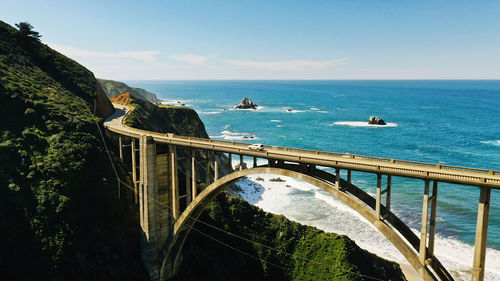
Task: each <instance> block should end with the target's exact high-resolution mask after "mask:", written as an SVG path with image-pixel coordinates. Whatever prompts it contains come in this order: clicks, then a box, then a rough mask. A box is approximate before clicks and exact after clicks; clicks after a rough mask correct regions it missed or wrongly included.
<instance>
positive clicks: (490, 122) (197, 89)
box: [128, 80, 500, 280]
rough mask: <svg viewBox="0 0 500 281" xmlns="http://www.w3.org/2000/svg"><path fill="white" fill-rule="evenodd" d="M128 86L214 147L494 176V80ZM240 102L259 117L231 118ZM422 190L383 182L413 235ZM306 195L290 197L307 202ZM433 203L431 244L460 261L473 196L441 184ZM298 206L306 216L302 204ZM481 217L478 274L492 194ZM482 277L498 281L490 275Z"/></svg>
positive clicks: (498, 139) (498, 140)
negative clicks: (186, 120)
mask: <svg viewBox="0 0 500 281" xmlns="http://www.w3.org/2000/svg"><path fill="white" fill-rule="evenodd" d="M128 83H129V85H132V86H134V87H141V88H145V89H147V90H149V91H151V92H154V93H157V95H158V97H159V98H162V99H166V100H169V101H171V102H172V103H175V104H178V102H179V103H180V104H182V103H184V104H185V105H186V106H189V107H192V108H194V109H195V110H196V111H197V112H198V114H199V115H200V117H201V119H202V120H203V122H204V123H205V126H206V129H207V132H208V134H209V135H210V136H211V137H212V138H215V139H223V140H237V141H246V142H253V143H264V144H273V145H280V146H289V147H298V148H306V149H315V150H323V151H333V152H342V153H344V152H347V153H353V154H361V155H370V156H379V157H387V158H395V159H404V160H414V161H423V162H430V163H442V164H450V165H459V166H466V167H475V168H484V169H494V170H500V81H435V80H432V81H147V82H146V81H130V82H128ZM243 97H248V98H251V99H252V100H253V101H254V102H255V103H257V104H258V105H259V106H260V109H259V110H255V111H253V110H231V108H233V107H234V106H235V105H236V104H238V103H239V102H240V101H241V99H242V98H243ZM371 115H377V116H380V117H381V118H383V119H384V120H386V122H388V123H389V125H390V126H386V127H373V126H371V127H370V126H366V125H365V122H367V120H368V118H369V116H371ZM248 137H253V138H251V139H249V138H248ZM353 177H354V179H355V180H356V181H355V182H356V184H357V185H358V186H360V187H362V188H364V189H365V190H367V191H368V192H370V193H374V191H375V188H374V186H375V184H376V177H375V176H374V175H368V174H363V173H354V175H353ZM423 188H424V184H423V182H422V181H419V180H411V179H403V178H394V179H393V195H392V198H393V199H392V207H393V208H394V210H395V212H396V213H397V214H398V215H399V216H400V217H401V218H402V219H403V221H405V222H406V223H407V224H408V225H409V226H410V227H411V228H412V229H416V230H419V229H420V222H421V221H420V220H421V218H420V213H421V208H422V192H423ZM304 192H305V191H304ZM299 193H300V190H299ZM306 193H307V192H305V193H304V194H302V197H300V198H307V194H306ZM309 195H310V193H309ZM284 196H285V195H284ZM289 196H291V197H290V198H295V199H296V198H297V197H296V196H295V195H293V194H290V195H289ZM293 196H295V197H293ZM438 198H439V200H438V225H437V233H438V235H439V237H442V238H443V239H444V240H443V241H445V240H446V239H448V240H446V241H448V242H446V243H451V244H449V245H450V246H449V247H450V249H448V250H449V251H450V252H453V251H455V250H456V252H453V253H456V254H455V255H460V254H463V255H470V251H469V252H467V253H465V252H464V253H462V252H460V250H457V249H451V248H452V247H459V245H469V246H470V247H472V246H471V245H473V243H474V237H475V236H474V235H475V227H476V225H475V222H476V216H477V203H478V198H479V191H478V188H476V187H469V186H459V185H451V184H444V183H441V184H440V185H439V196H438ZM316 199H317V198H316ZM311 200H312V199H311ZM301 202H302V201H301ZM311 204H316V203H311ZM302 205H303V208H304V210H307V200H306V202H302V203H301V206H302ZM290 206H293V205H290ZM297 208H298V207H288V209H289V210H288V211H290V212H291V213H294V212H295V213H296V211H297ZM309 209H310V207H309ZM283 212H285V213H286V212H287V210H286V209H285V210H283ZM490 212H491V213H490V226H489V233H488V248H489V249H488V251H489V254H490V253H491V254H490V255H489V256H488V258H487V262H486V266H487V268H488V269H492V268H497V269H498V268H500V191H498V190H494V191H493V192H492V197H491V211H490ZM318 215H319V216H321V215H320V214H318ZM319 219H320V218H318V220H319ZM326 228H328V227H326ZM450 241H451V242H450ZM454 241H456V242H457V243H459V244H456V245H455V244H453V243H454ZM452 242H453V243H452ZM437 243H439V241H438V242H437ZM444 243H445V242H443V244H444ZM457 245H458V246H457ZM437 255H438V254H437ZM438 257H439V255H438ZM457 257H458V256H457ZM457 259H460V257H458V258H457ZM456 271H457V272H458V273H455V274H454V275H455V276H458V277H457V278H459V279H460V278H461V277H460V276H462V275H461V274H460V272H459V271H466V269H462V268H457V269H456ZM466 275H467V274H465V275H464V276H466ZM488 276H489V278H492V279H495V280H498V279H500V272H498V271H497V274H493V275H488ZM464 278H466V277H464Z"/></svg>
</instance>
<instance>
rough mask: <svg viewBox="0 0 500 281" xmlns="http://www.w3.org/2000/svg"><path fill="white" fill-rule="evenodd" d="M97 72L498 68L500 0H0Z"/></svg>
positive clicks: (463, 71)
mask: <svg viewBox="0 0 500 281" xmlns="http://www.w3.org/2000/svg"><path fill="white" fill-rule="evenodd" d="M0 7H1V9H0V20H2V21H4V22H7V23H9V24H11V25H14V24H15V23H18V22H21V21H28V22H30V23H31V24H32V25H33V26H34V27H35V30H36V31H38V32H40V34H41V35H42V38H41V40H42V42H44V43H45V44H47V45H49V46H51V47H53V48H54V49H56V50H58V51H59V52H61V53H63V54H65V55H66V56H68V57H70V58H72V59H75V60H76V61H78V62H80V63H81V64H83V65H84V66H86V67H87V68H88V69H90V70H91V71H92V72H94V74H95V75H96V77H99V78H106V79H114V80H200V79H216V80H231V79H500V1H479V0H478V1H461V0H455V1H439V0H434V1H406V0H400V1H390V0H384V1H353V0H351V1H347V0H346V1H334V0H329V1H327V0H325V1H320V0H308V1H306V0H302V1H297V0H283V1H281V0H276V1H275V0H267V1H258V0H233V1H219V0H210V1H208V0H207V1H204V0H198V1H192V0H183V1H168V0H158V1H148V0H142V1H139V0H134V1H130V0H121V1H108V0H99V1H96V0H86V1H76V0H64V1H60V0H29V1H19V0H0Z"/></svg>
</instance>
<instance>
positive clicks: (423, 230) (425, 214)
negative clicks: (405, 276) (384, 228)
mask: <svg viewBox="0 0 500 281" xmlns="http://www.w3.org/2000/svg"><path fill="white" fill-rule="evenodd" d="M428 220H429V180H425V188H424V200H423V206H422V225H421V227H420V248H419V251H418V253H419V261H420V263H421V264H422V265H423V266H425V260H426V259H427V224H428Z"/></svg>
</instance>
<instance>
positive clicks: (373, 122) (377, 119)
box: [368, 116, 387, 125]
mask: <svg viewBox="0 0 500 281" xmlns="http://www.w3.org/2000/svg"><path fill="white" fill-rule="evenodd" d="M368 124H371V125H387V123H385V121H384V119H382V118H380V117H378V116H370V119H369V120H368Z"/></svg>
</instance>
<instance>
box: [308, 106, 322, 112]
mask: <svg viewBox="0 0 500 281" xmlns="http://www.w3.org/2000/svg"><path fill="white" fill-rule="evenodd" d="M310 109H311V110H316V111H318V110H321V109H319V108H317V107H311V108H310Z"/></svg>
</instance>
